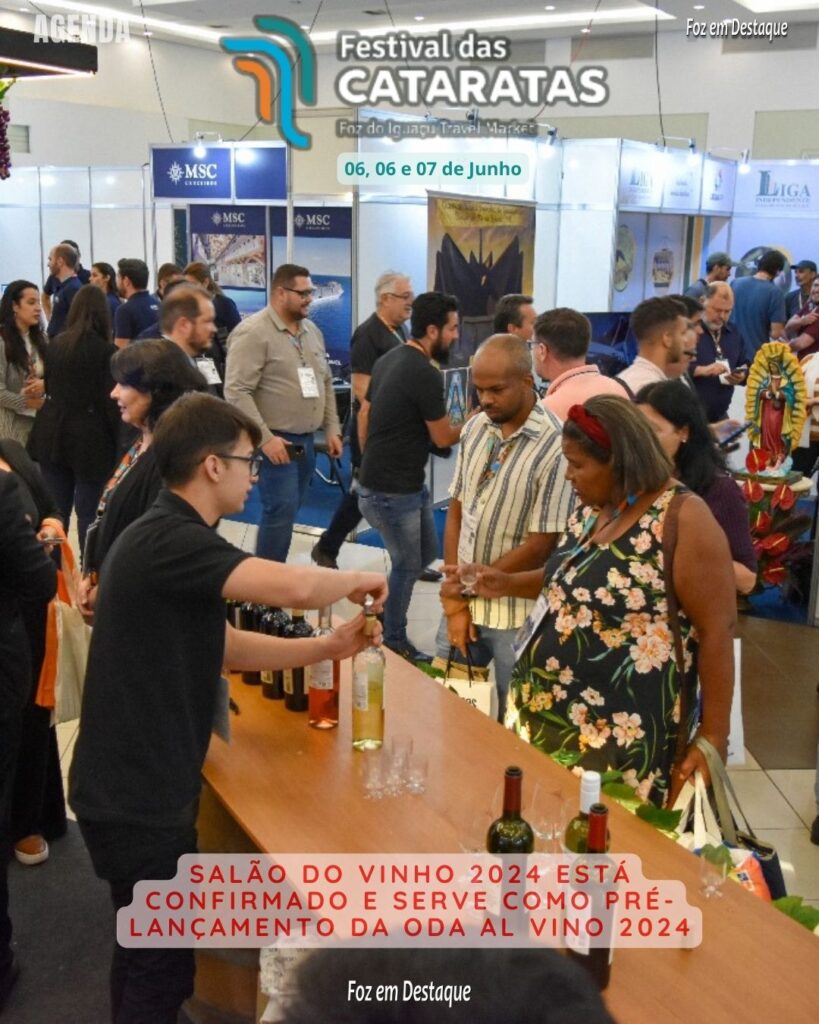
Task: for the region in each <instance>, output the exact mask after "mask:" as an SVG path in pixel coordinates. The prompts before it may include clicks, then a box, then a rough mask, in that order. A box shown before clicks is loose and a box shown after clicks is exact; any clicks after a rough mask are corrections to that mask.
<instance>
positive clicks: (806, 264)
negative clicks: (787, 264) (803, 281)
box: [793, 260, 817, 274]
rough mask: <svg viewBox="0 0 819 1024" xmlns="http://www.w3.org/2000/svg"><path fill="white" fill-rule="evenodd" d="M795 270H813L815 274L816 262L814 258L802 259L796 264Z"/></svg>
mask: <svg viewBox="0 0 819 1024" xmlns="http://www.w3.org/2000/svg"><path fill="white" fill-rule="evenodd" d="M793 269H794V270H811V271H813V273H814V274H816V273H817V269H816V264H815V263H814V262H813V260H800V261H799V262H798V263H795V264H794V267H793Z"/></svg>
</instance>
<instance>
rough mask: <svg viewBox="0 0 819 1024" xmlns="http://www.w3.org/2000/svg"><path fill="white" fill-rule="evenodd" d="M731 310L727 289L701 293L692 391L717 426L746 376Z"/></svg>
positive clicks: (719, 287)
mask: <svg viewBox="0 0 819 1024" xmlns="http://www.w3.org/2000/svg"><path fill="white" fill-rule="evenodd" d="M733 308H734V293H733V291H732V289H731V286H730V285H728V284H722V283H721V284H713V285H711V287H710V288H709V289H708V291H707V292H706V293H705V304H704V306H703V316H702V325H703V328H704V329H703V332H702V334H700V336H699V338H698V339H697V357H696V359H695V360H694V362H693V364H692V368H691V373H692V376H693V379H694V387H695V388H696V391H697V394H698V395H699V396H700V401H701V402H702V404H703V406H704V407H705V413H706V416H707V417H708V422H709V423H719V422H720V420H724V419H725V418H726V417H727V415H728V408H729V406H730V405H731V399H732V397H733V394H734V388H735V387H736V386H737V385H740V386H741V385H744V384H745V380H746V378H747V376H748V365H747V363H748V360H747V358H746V354H745V343H744V342H743V340H742V336H741V335H740V333H739V331H738V330H737V327H736V324H733V323H731V320H730V317H731V311H732V309H733ZM743 367H744V369H743Z"/></svg>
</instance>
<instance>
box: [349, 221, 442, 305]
mask: <svg viewBox="0 0 819 1024" xmlns="http://www.w3.org/2000/svg"><path fill="white" fill-rule="evenodd" d="M385 270H397V271H401V272H402V273H404V274H407V275H408V276H409V277H410V279H411V280H412V287H413V289H414V291H415V293H416V295H417V294H418V293H420V292H424V291H426V290H427V289H428V288H429V287H430V285H429V282H428V281H427V204H426V202H423V203H412V204H409V203H387V202H368V203H361V204H360V205H359V208H358V274H357V296H358V319H359V321H363V320H366V318H367V317H368V316H369V315H370V313H372V311H373V310H374V309H375V298H374V295H373V288H374V287H375V282H376V280H377V279H378V277H379V275H381V274H383V273H384V271H385Z"/></svg>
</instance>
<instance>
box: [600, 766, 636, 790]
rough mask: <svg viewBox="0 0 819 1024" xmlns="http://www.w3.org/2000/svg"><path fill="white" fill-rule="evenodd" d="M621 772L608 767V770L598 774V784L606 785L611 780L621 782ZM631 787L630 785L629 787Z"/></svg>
mask: <svg viewBox="0 0 819 1024" xmlns="http://www.w3.org/2000/svg"><path fill="white" fill-rule="evenodd" d="M622 781H623V773H622V772H619V771H617V769H615V768H609V769H608V771H605V772H603V774H602V775H601V776H600V784H601V785H602V786H608V785H609V783H611V782H622ZM629 788H631V787H629Z"/></svg>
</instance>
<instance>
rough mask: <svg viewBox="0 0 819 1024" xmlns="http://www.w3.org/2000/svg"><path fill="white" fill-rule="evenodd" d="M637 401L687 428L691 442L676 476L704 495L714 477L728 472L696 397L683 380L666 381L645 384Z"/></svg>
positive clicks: (682, 451) (681, 453)
mask: <svg viewBox="0 0 819 1024" xmlns="http://www.w3.org/2000/svg"><path fill="white" fill-rule="evenodd" d="M634 401H635V402H636V403H637V404H638V405H650V406H651V408H652V409H654V410H655V412H658V413H659V414H660V416H662V417H663V419H666V420H668V422H669V423H673V424H674V426H675V427H676V428H677V429H678V430H681V429H682V428H683V427H688V440H687V441H686V442H685V444H683V445H680V448H679V451H678V452H677V459H676V462H677V464H676V469H677V473H678V475H679V478H680V480H682V482H683V483H684V484H685V485H686V487H690V488H691V490H692V491H693V492H694V493H695V494H699V495H703V494H705V493H706V491H707V490H708V489H709V488H710V486H711V484H713V482H714V478H715V477H716V476H720V475H722V474H723V473H725V472H726V468H725V460H724V458H723V456H722V453H721V452H720V451H719V449H718V448H717V445H716V441H715V440H714V435H713V434H712V433H711V429H710V427H709V426H708V420H707V419H706V418H705V410H704V409H703V407H702V403H701V402H700V400H699V398H698V397H697V396H696V394H695V393H694V392H693V391H692V390H691V388H689V387H687V386H686V385H685V384H683V383H682V382H681V381H678V380H667V381H662V382H659V383H657V384H646V386H645V387H644V388H641V389H640V391H639V392H638V393H637V396H636V397H635V399H634Z"/></svg>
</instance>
